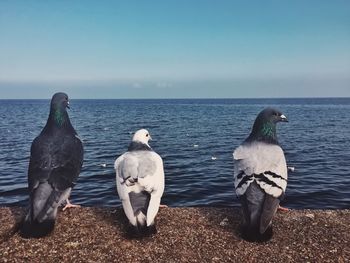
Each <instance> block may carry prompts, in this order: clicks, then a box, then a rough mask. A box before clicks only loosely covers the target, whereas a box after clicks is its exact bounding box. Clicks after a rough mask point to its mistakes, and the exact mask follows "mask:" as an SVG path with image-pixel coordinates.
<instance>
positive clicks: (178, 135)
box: [0, 98, 350, 209]
mask: <svg viewBox="0 0 350 263" xmlns="http://www.w3.org/2000/svg"><path fill="white" fill-rule="evenodd" d="M70 106H71V109H70V110H68V114H69V116H70V119H71V122H72V124H73V126H74V128H75V129H76V131H77V133H78V134H79V136H80V137H81V138H82V140H83V144H84V164H83V168H82V171H81V174H80V176H79V179H78V181H77V184H76V186H75V187H74V189H73V191H72V194H71V201H72V202H73V203H76V204H80V205H82V206H105V207H117V206H120V201H119V198H118V195H117V191H116V187H115V171H114V161H115V159H116V158H117V157H118V156H120V155H121V154H123V153H124V152H125V151H126V150H127V148H128V144H129V143H130V140H131V137H132V134H133V133H134V132H135V131H136V130H138V129H140V128H146V129H148V130H149V132H150V134H151V136H152V138H153V140H152V141H151V142H150V145H151V146H152V148H153V149H154V151H156V152H157V153H158V154H159V155H160V156H161V157H162V158H163V161H164V169H165V191H164V195H163V198H162V204H164V205H168V206H170V207H190V206H217V207H220V206H230V207H232V206H239V202H238V200H237V197H236V195H235V193H234V186H233V159H232V152H233V150H234V149H235V148H236V147H237V146H239V145H240V144H241V143H242V142H243V140H244V139H245V138H246V137H247V136H248V135H249V133H250V130H251V127H252V125H253V122H254V120H255V118H256V115H257V114H258V113H259V112H260V111H261V110H262V109H264V108H265V107H275V108H277V109H279V110H280V111H281V112H282V113H283V114H284V115H286V116H287V117H288V120H289V122H288V123H279V124H278V127H277V135H278V139H279V142H280V145H281V146H282V148H283V149H284V152H285V155H286V159H287V163H288V166H291V167H294V168H295V170H294V172H289V174H288V186H287V191H286V195H285V198H284V199H283V201H282V205H283V206H285V207H288V208H293V209H306V208H310V209H344V208H350V98H305V99H304V98H296V99H146V100H143V99H140V100H121V99H120V100H74V99H73V100H71V101H70ZM49 107H50V101H49V100H0V123H1V125H0V206H27V204H28V190H27V170H28V162H29V156H30V146H31V143H32V141H33V139H34V138H35V137H36V136H37V135H38V134H39V133H40V131H41V130H42V128H43V127H44V125H45V123H46V120H47V117H48V113H49Z"/></svg>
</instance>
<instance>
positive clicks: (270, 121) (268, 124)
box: [247, 108, 288, 144]
mask: <svg viewBox="0 0 350 263" xmlns="http://www.w3.org/2000/svg"><path fill="white" fill-rule="evenodd" d="M278 122H288V120H287V117H286V116H284V115H283V114H282V113H281V112H280V111H278V110H276V109H273V108H266V109H264V110H263V111H261V112H260V113H259V114H258V116H257V117H256V119H255V122H254V125H253V130H252V132H251V134H250V135H249V137H248V138H247V141H265V142H268V143H274V144H278V141H277V135H276V124H277V123H278Z"/></svg>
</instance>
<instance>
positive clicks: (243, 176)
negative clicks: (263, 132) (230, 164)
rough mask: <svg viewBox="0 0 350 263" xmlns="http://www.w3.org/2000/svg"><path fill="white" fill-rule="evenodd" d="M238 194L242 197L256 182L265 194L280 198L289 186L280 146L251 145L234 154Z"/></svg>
mask: <svg viewBox="0 0 350 263" xmlns="http://www.w3.org/2000/svg"><path fill="white" fill-rule="evenodd" d="M233 159H234V165H235V167H234V178H235V188H236V194H237V195H238V196H241V195H243V194H244V193H245V191H246V190H247V188H248V187H249V185H250V184H251V183H252V182H253V181H255V182H256V183H257V184H258V185H259V186H260V187H261V188H262V189H263V190H264V191H265V193H267V194H269V195H271V196H273V197H280V196H281V195H283V194H284V192H285V190H286V186H287V164H286V160H285V157H284V153H283V150H282V148H281V147H280V146H278V145H271V144H266V143H260V142H259V143H249V144H243V145H241V146H239V147H238V148H237V149H236V150H235V151H234V153H233Z"/></svg>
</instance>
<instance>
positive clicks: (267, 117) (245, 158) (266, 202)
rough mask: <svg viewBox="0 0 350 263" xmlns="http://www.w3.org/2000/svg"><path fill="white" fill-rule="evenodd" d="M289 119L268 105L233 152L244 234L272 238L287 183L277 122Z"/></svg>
mask: <svg viewBox="0 0 350 263" xmlns="http://www.w3.org/2000/svg"><path fill="white" fill-rule="evenodd" d="M278 122H287V118H286V116H284V115H283V114H282V113H281V112H279V111H277V110H275V109H272V108H267V109H264V110H263V111H261V112H260V113H259V115H258V116H257V118H256V120H255V122H254V125H253V129H252V132H251V134H250V135H249V136H248V138H247V139H246V140H245V141H244V142H243V143H242V144H241V145H240V146H239V147H238V148H237V149H235V151H234V152H233V159H234V185H235V190H236V194H237V196H238V197H239V200H240V202H241V205H242V210H243V229H242V235H243V238H244V239H246V240H248V241H253V242H263V241H267V240H269V239H270V238H271V237H272V235H273V232H272V218H273V216H274V215H275V213H276V211H277V209H278V207H279V203H280V200H281V199H282V198H283V196H284V193H285V191H286V187H287V164H286V159H285V156H284V152H283V150H282V148H281V147H280V145H279V143H278V140H277V135H276V124H277V123H278Z"/></svg>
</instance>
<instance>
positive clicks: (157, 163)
mask: <svg viewBox="0 0 350 263" xmlns="http://www.w3.org/2000/svg"><path fill="white" fill-rule="evenodd" d="M150 139H151V136H150V134H149V132H148V131H147V130H145V129H141V130H138V131H137V132H136V133H135V134H134V136H133V138H132V142H131V143H130V145H129V148H128V151H127V152H126V153H124V154H123V155H121V156H120V157H119V158H118V159H117V160H116V161H115V164H114V168H115V170H116V184H117V190H118V195H119V198H120V199H121V201H122V204H123V208H124V212H125V215H126V216H127V218H128V219H129V222H130V224H131V226H130V228H129V233H128V234H130V236H131V237H142V236H148V235H151V234H155V233H156V232H157V230H156V226H155V216H156V215H157V213H158V209H159V206H160V199H161V197H162V195H163V192H164V169H163V160H162V158H161V157H160V156H159V155H158V154H157V153H155V152H154V151H153V150H152V148H151V147H150V146H149V144H148V141H149V140H150Z"/></svg>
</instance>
